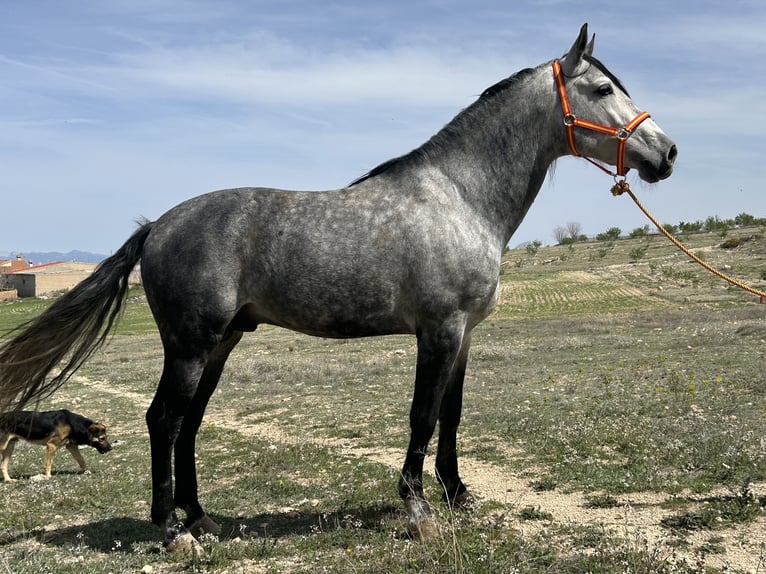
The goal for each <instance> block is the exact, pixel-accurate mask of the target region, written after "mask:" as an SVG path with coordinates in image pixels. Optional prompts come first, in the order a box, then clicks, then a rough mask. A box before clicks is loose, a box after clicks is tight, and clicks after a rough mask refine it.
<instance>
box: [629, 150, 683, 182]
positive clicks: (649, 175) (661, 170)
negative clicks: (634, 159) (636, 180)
mask: <svg viewBox="0 0 766 574" xmlns="http://www.w3.org/2000/svg"><path fill="white" fill-rule="evenodd" d="M676 157H678V148H677V147H676V144H671V145H670V147H669V148H668V151H667V152H666V153H665V155H664V156H663V157H662V160H661V161H660V163H659V164H658V165H657V164H654V163H653V162H651V161H650V160H648V159H647V160H644V161H642V162H641V167H640V168H639V170H638V175H639V176H640V177H641V179H642V180H644V181H645V182H647V183H657V182H658V181H661V180H663V179H667V178H669V177H670V175H671V174H672V173H673V165H674V164H675V162H676Z"/></svg>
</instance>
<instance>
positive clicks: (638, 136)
mask: <svg viewBox="0 0 766 574" xmlns="http://www.w3.org/2000/svg"><path fill="white" fill-rule="evenodd" d="M594 39H595V37H594V38H593V39H591V41H590V42H588V25H587V24H584V25H583V27H582V28H581V29H580V34H579V36H578V37H577V40H575V42H574V44H573V45H572V47H571V48H570V50H569V52H568V53H567V54H566V56H564V57H563V58H562V59H561V60H557V61H556V62H554V64H553V70H554V76H555V77H556V82H557V87H558V92H559V99H560V101H561V109H562V114H563V116H564V127H563V128H562V137H566V138H567V140H568V144H569V149H570V151H571V152H572V153H573V154H574V155H581V156H585V157H586V158H594V159H597V160H600V161H603V162H606V163H609V164H612V165H616V166H617V174H618V175H624V174H625V172H627V170H628V169H629V168H633V169H636V170H637V171H638V174H639V176H640V177H641V179H643V180H644V181H647V182H649V183H654V182H657V181H659V180H661V179H665V178H666V177H669V176H670V174H671V173H673V162H674V161H675V159H676V155H677V153H678V150H677V148H676V145H675V143H673V140H671V139H670V138H669V137H668V136H666V135H665V134H664V133H663V131H662V130H661V129H660V128H659V126H658V125H657V124H656V123H655V122H654V120H652V119H651V118H650V117H649V114H647V113H646V112H641V111H640V110H639V109H638V108H637V107H636V105H635V104H634V103H633V100H631V99H630V96H629V95H628V92H627V90H625V88H624V87H623V85H622V83H621V82H620V81H619V80H618V79H617V78H616V77H615V76H614V75H613V74H612V73H611V72H610V71H609V70H607V69H606V67H604V65H603V64H602V63H601V62H599V61H598V60H597V59H595V58H594V57H593V56H592V53H593V43H594Z"/></svg>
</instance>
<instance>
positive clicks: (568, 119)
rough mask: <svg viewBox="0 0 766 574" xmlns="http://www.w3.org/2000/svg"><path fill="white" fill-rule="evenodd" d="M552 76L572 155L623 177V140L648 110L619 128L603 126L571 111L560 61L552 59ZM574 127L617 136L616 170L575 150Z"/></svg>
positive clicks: (643, 118) (624, 171)
mask: <svg viewBox="0 0 766 574" xmlns="http://www.w3.org/2000/svg"><path fill="white" fill-rule="evenodd" d="M553 77H554V78H555V79H556V88H557V89H558V92H559V98H560V99H561V110H562V111H563V112H564V126H565V127H566V131H567V143H569V149H570V150H571V151H572V153H573V154H574V155H576V156H578V157H582V158H585V159H587V160H588V161H589V162H591V163H592V164H593V165H595V166H596V167H597V168H599V169H601V170H603V171H605V172H606V173H608V174H609V175H611V176H613V177H617V176H620V177H624V176H625V174H626V173H628V170H629V169H630V168H626V167H625V142H627V141H628V138H629V137H630V135H631V134H632V133H633V130H635V129H636V128H637V127H638V125H639V124H640V123H641V122H643V121H644V120H645V119H647V118H648V117H649V112H641V113H640V114H638V115H637V116H636V117H635V118H633V119H632V120H630V121H629V122H628V123H627V124H625V125H624V126H623V127H621V128H613V127H611V126H605V125H603V124H598V123H596V122H591V121H588V120H583V119H580V118H578V117H577V116H575V115H574V114H573V113H572V108H571V106H570V105H569V98H568V97H567V89H566V86H565V85H564V75H563V74H562V73H561V63H560V62H559V61H558V60H553ZM575 127H579V128H585V129H587V130H592V131H594V132H599V133H602V134H606V135H608V136H613V137H616V138H617V172H613V171H611V170H610V169H607V168H606V167H604V166H603V165H601V164H600V163H597V162H595V161H593V160H592V159H590V158H589V157H585V156H583V155H582V154H581V153H580V152H579V151H577V146H576V145H575V135H574V129H575Z"/></svg>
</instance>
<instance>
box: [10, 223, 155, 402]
mask: <svg viewBox="0 0 766 574" xmlns="http://www.w3.org/2000/svg"><path fill="white" fill-rule="evenodd" d="M151 229H152V223H151V222H146V221H145V222H142V223H141V226H140V228H139V229H138V230H137V231H136V232H135V233H133V235H132V236H131V237H130V239H128V240H127V241H126V242H125V243H124V244H123V245H122V247H120V248H119V249H118V250H117V252H116V253H115V254H114V255H112V256H111V257H109V258H107V259H105V260H104V261H103V262H101V264H100V265H99V266H98V267H97V268H96V269H95V271H94V272H93V273H92V274H91V275H90V276H88V277H87V278H86V279H84V280H83V281H81V282H80V283H79V284H78V285H77V286H75V287H74V288H73V289H72V290H71V291H69V292H67V293H66V294H65V295H63V296H62V297H61V298H59V299H57V300H56V301H55V302H54V303H53V304H52V305H51V306H50V307H48V309H46V310H45V311H44V312H43V313H42V314H41V315H39V316H38V317H36V318H35V319H32V320H31V321H29V322H27V323H25V324H23V325H21V326H19V327H17V328H16V329H14V330H13V331H11V333H10V335H11V337H12V338H11V340H10V341H8V342H6V343H4V344H2V346H0V410H9V409H10V410H18V409H21V408H23V406H24V405H25V404H27V403H28V402H30V401H32V400H40V399H42V398H45V397H47V396H49V395H50V394H51V393H53V392H54V391H55V390H56V389H58V388H59V387H61V385H63V384H64V383H65V382H66V381H67V380H68V379H69V377H71V376H72V374H73V373H74V372H75V371H76V370H77V369H79V368H80V367H81V366H82V364H83V363H84V362H85V361H86V360H87V359H88V358H89V357H90V356H91V355H92V354H93V353H94V352H95V351H96V350H97V349H99V348H100V347H101V346H102V345H103V344H104V343H105V342H106V340H107V337H108V336H109V333H110V332H111V330H112V328H113V326H114V324H115V320H116V319H117V318H118V316H119V315H120V312H121V310H122V306H123V303H124V301H125V297H126V296H127V293H128V276H129V275H130V272H131V271H132V270H133V268H134V267H135V266H136V263H138V261H139V259H141V252H142V250H143V246H144V242H145V241H146V238H147V236H148V235H149V232H150V231H151ZM61 361H65V363H64V366H63V367H62V368H61V370H60V371H59V372H58V374H56V375H55V376H54V377H53V378H51V379H50V380H46V378H47V376H48V373H50V372H51V371H52V370H53V369H54V368H55V367H56V366H57V365H58V364H59V363H60V362H61Z"/></svg>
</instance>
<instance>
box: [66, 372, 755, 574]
mask: <svg viewBox="0 0 766 574" xmlns="http://www.w3.org/2000/svg"><path fill="white" fill-rule="evenodd" d="M77 379H78V381H79V382H80V383H82V384H86V385H89V386H96V385H98V386H99V387H100V389H101V391H102V392H103V391H104V390H105V389H104V385H102V384H101V383H99V382H97V381H89V380H87V379H85V378H84V377H81V376H77ZM106 392H108V393H110V394H114V395H115V396H120V397H124V398H129V399H131V400H133V401H134V402H135V403H136V404H138V405H141V406H142V407H148V405H149V402H150V400H151V397H150V396H146V395H145V394H143V393H136V392H132V391H128V390H125V389H121V388H119V387H116V386H109V387H108V389H106ZM231 420H232V413H230V412H226V411H225V410H224V409H222V408H216V407H215V406H214V405H211V407H210V408H209V409H208V412H207V414H206V415H205V421H206V422H210V423H214V424H216V425H220V426H221V427H224V428H227V429H229V430H232V429H231ZM236 430H237V432H239V433H242V434H244V435H246V436H248V437H258V438H261V439H262V440H264V441H269V442H272V443H279V444H285V445H291V446H292V445H298V444H305V443H306V442H307V441H308V442H310V443H311V444H314V445H317V446H320V447H322V448H330V449H334V450H336V451H337V452H338V453H340V454H342V455H348V456H353V457H363V458H365V459H367V460H370V461H373V462H377V463H379V464H384V465H386V466H389V467H391V468H395V469H399V468H400V466H401V464H402V460H403V457H404V453H403V452H400V451H399V450H398V449H391V448H382V449H376V448H365V447H359V446H357V445H355V444H354V442H353V441H352V440H351V439H330V438H312V437H307V436H306V435H305V434H301V435H300V436H298V435H296V434H291V433H289V432H287V431H286V430H284V429H283V428H282V427H280V426H276V425H271V424H267V423H248V422H247V421H241V420H240V424H239V425H238V426H237V428H236ZM460 465H461V475H462V477H463V479H464V480H465V482H466V484H468V485H469V486H470V488H471V490H472V492H473V493H474V494H475V495H476V496H477V497H478V498H479V499H480V500H482V499H483V500H493V501H496V502H499V503H502V504H507V505H511V506H513V507H514V508H515V509H517V510H519V509H523V508H526V507H528V506H532V507H534V508H537V509H539V510H540V511H541V512H547V513H550V514H551V515H552V516H553V521H554V522H555V523H556V524H558V525H590V526H595V525H598V526H601V527H603V528H604V529H605V530H607V531H608V532H610V533H613V534H615V535H617V536H620V537H621V538H622V539H623V540H624V541H625V543H626V544H628V545H632V546H631V547H632V548H635V549H637V550H638V549H641V548H648V549H650V550H654V551H656V553H657V556H660V557H671V556H675V558H676V559H677V560H684V559H685V560H686V561H687V562H688V563H690V564H695V563H697V561H698V560H699V559H700V556H699V555H698V554H695V551H694V549H696V548H699V547H701V546H703V545H704V544H705V543H706V542H707V541H709V540H710V538H712V537H716V539H717V540H718V544H719V545H721V546H723V547H725V548H726V552H725V553H710V554H707V555H706V556H705V557H704V561H705V565H706V566H708V567H714V568H719V569H722V570H723V571H724V572H727V571H729V572H737V573H741V574H764V573H766V516H761V517H760V518H759V519H758V520H756V521H755V522H752V523H749V524H746V525H743V526H737V527H732V528H725V529H721V530H716V531H714V532H711V531H697V532H691V533H689V534H688V535H687V536H685V540H686V541H687V542H688V545H686V546H685V547H684V548H681V549H679V548H674V547H673V546H672V544H671V543H672V540H671V538H672V537H671V535H670V533H669V531H668V530H667V529H666V528H663V527H662V526H661V522H660V521H661V520H662V519H663V518H664V517H665V516H669V515H672V514H673V513H674V511H672V510H667V509H663V508H662V502H664V501H665V500H667V499H668V498H669V496H668V495H664V494H657V493H632V494H629V495H625V496H622V497H620V498H619V499H618V500H619V502H620V505H619V506H618V507H614V508H606V509H604V508H586V507H585V505H584V503H585V496H584V495H583V494H582V493H561V492H557V491H543V492H538V491H535V490H533V489H532V488H531V487H530V484H529V483H530V480H529V477H526V478H522V477H519V476H517V475H515V474H514V473H511V472H508V471H506V470H505V469H504V468H502V467H500V466H498V465H494V464H490V463H487V462H484V461H479V460H476V459H471V458H467V457H461V459H460ZM752 488H753V491H754V492H755V494H756V495H757V496H762V495H764V494H766V483H755V484H753V485H752ZM726 494H730V493H729V492H728V491H721V492H710V493H707V494H706V495H705V496H706V497H709V496H714V495H726ZM702 498H703V497H700V500H701V499H702ZM765 514H766V513H765ZM549 525H550V523H549V522H548V521H514V523H513V527H515V528H516V529H517V530H518V532H519V533H520V534H521V535H522V536H530V535H533V534H537V533H539V532H540V531H541V530H543V529H544V528H546V527H547V526H549Z"/></svg>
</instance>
